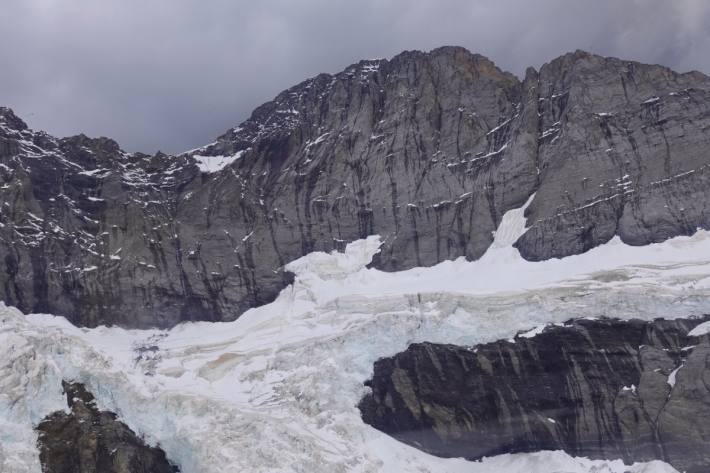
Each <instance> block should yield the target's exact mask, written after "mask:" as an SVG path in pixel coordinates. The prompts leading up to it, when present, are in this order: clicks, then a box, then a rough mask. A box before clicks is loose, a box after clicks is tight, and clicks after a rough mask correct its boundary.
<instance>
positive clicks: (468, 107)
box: [0, 47, 710, 327]
mask: <svg viewBox="0 0 710 473" xmlns="http://www.w3.org/2000/svg"><path fill="white" fill-rule="evenodd" d="M709 127H710V79H709V78H708V77H706V76H704V75H702V74H700V73H687V74H678V73H675V72H673V71H671V70H669V69H667V68H664V67H661V66H650V65H644V64H638V63H634V62H629V61H622V60H618V59H613V58H602V57H599V56H594V55H590V54H587V53H584V52H579V51H578V52H575V53H572V54H567V55H565V56H562V57H560V58H558V59H555V60H553V61H552V62H550V63H549V64H545V65H544V66H543V67H542V68H541V69H540V70H539V71H536V70H534V69H529V70H528V71H527V73H526V76H525V78H524V79H523V80H519V79H518V78H516V77H515V76H513V75H511V74H509V73H506V72H503V71H501V70H500V69H498V68H497V67H496V66H495V65H494V64H493V63H492V62H491V61H489V60H488V59H486V58H484V57H482V56H479V55H475V54H471V53H469V52H468V51H466V50H464V49H462V48H455V47H445V48H440V49H437V50H434V51H432V52H430V53H421V52H405V53H402V54H400V55H398V56H396V57H394V58H393V59H391V60H374V61H361V62H359V63H357V64H354V65H352V66H350V67H348V68H347V69H345V70H344V71H343V72H341V73H338V74H335V75H328V74H322V75H319V76H317V77H315V78H312V79H309V80H307V81H305V82H303V83H301V84H299V85H297V86H295V87H293V88H291V89H289V90H287V91H284V92H282V93H281V94H279V95H278V96H277V97H276V98H275V99H274V100H273V101H272V102H269V103H266V104H264V105H262V106H260V107H259V108H257V109H256V110H255V111H254V112H253V114H252V116H251V117H250V118H249V119H248V120H246V121H245V122H244V123H242V124H241V125H240V126H239V127H236V128H234V129H231V130H229V131H228V132H227V133H225V134H224V135H223V136H221V137H219V138H218V139H217V140H216V141H215V142H214V143H212V144H210V145H207V146H205V147H203V148H201V149H198V150H194V151H191V152H188V153H185V154H182V155H179V156H167V155H164V154H161V153H158V154H157V155H155V156H147V155H143V154H139V153H138V154H128V153H125V152H123V151H122V150H121V149H120V148H119V146H118V145H117V144H116V143H115V142H114V141H112V140H110V139H106V138H99V139H91V138H87V137H85V136H81V135H80V136H75V137H71V138H64V139H56V138H53V137H51V136H49V135H47V134H45V133H42V132H34V131H32V130H29V129H28V128H27V126H26V125H25V124H24V123H23V122H22V120H20V119H19V118H17V117H16V116H15V115H14V114H13V113H12V112H11V111H10V110H9V109H6V108H3V109H0V254H2V255H4V260H3V261H2V262H0V264H2V265H3V266H4V268H3V270H2V271H0V298H1V299H3V300H4V301H6V302H7V303H9V304H12V305H15V306H17V307H19V308H20V309H21V310H23V311H26V312H50V313H54V314H60V315H65V316H66V317H68V318H69V319H70V320H71V321H72V322H74V323H76V324H79V325H86V326H95V325H99V324H118V325H122V326H126V327H149V326H161V327H167V326H172V325H174V324H176V323H179V322H181V321H184V320H212V321H217V320H232V319H234V318H236V317H238V316H239V315H240V314H241V313H243V312H244V311H245V310H246V309H248V308H250V307H253V306H256V305H260V304H263V303H265V302H268V301H270V300H272V299H273V298H274V297H275V295H276V294H277V293H278V292H279V290H280V289H282V288H283V287H284V286H285V285H286V284H287V283H288V282H289V280H290V278H289V275H288V274H285V273H284V271H283V269H282V267H283V265H284V264H285V263H287V262H289V261H291V260H293V259H295V258H297V257H300V256H302V255H304V254H306V253H308V252H311V251H317V250H322V251H329V250H333V249H342V248H343V247H344V245H345V244H346V243H347V242H350V241H353V240H356V239H359V238H362V237H365V236H367V235H370V234H380V235H382V236H383V238H384V240H385V243H384V246H383V251H382V252H381V253H380V254H379V255H378V258H377V260H376V261H375V262H374V264H375V266H377V267H379V268H382V269H385V270H391V271H393V270H401V269H406V268H411V267H414V266H427V265H433V264H436V263H438V262H440V261H443V260H446V259H452V258H457V257H459V256H464V257H466V258H468V259H476V258H478V257H480V256H481V255H482V254H483V253H484V252H485V250H486V249H487V248H488V246H489V245H490V244H491V242H492V232H493V231H494V230H495V229H496V227H497V225H498V224H499V222H500V219H501V217H502V215H503V214H504V213H505V212H506V211H507V210H510V209H512V208H516V207H519V206H520V205H522V204H523V203H524V202H526V201H527V199H528V198H529V197H530V196H531V195H532V194H535V197H534V199H533V201H532V204H531V206H530V207H529V210H528V214H527V218H528V224H529V226H530V229H529V230H528V232H527V233H526V234H525V235H524V236H523V237H522V238H521V239H520V240H519V241H518V242H517V243H516V245H517V247H518V248H519V250H520V252H521V254H522V255H523V256H524V257H525V258H527V259H530V260H542V259H546V258H551V257H560V256H565V255H570V254H575V253H580V252H584V251H586V250H588V249H589V248H592V247H594V246H596V245H599V244H601V243H604V242H606V241H608V240H609V239H611V238H612V237H613V236H615V235H618V236H619V237H621V238H622V239H623V240H624V241H625V242H628V243H630V244H634V245H642V244H647V243H650V242H655V241H661V240H664V239H667V238H669V237H672V236H676V235H684V234H691V233H693V232H694V231H695V230H696V228H698V227H703V228H709V227H710V209H708V206H707V202H710V199H708V196H707V192H708V191H707V189H709V188H710V186H709V184H710V177H709V176H710V173H709V171H708V164H709V163H710V155H708V153H707V152H706V149H707V147H708V144H710V139H709V138H710V134H709V133H708V128H709Z"/></svg>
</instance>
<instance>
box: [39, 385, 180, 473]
mask: <svg viewBox="0 0 710 473" xmlns="http://www.w3.org/2000/svg"><path fill="white" fill-rule="evenodd" d="M63 386H64V390H65V392H66V395H67V403H68V405H69V407H70V409H71V412H70V413H68V414H67V413H66V412H55V413H53V414H50V415H49V416H47V417H46V418H45V419H44V420H43V421H42V422H41V423H40V424H39V426H38V427H37V431H38V432H39V438H38V442H37V443H38V448H39V452H40V453H39V456H40V462H41V464H42V471H43V472H44V473H177V472H179V471H180V470H179V469H178V468H177V467H176V466H174V465H172V464H170V462H169V461H168V460H167V459H166V458H165V452H163V451H162V450H161V449H160V448H156V447H150V446H148V445H146V444H145V442H144V441H143V440H142V439H140V438H139V437H138V436H137V435H136V434H135V433H134V432H133V431H132V430H131V429H129V428H128V427H127V426H126V425H125V424H123V423H122V422H120V421H118V420H116V415H115V414H113V413H111V412H106V411H99V410H98V409H97V407H96V405H95V402H94V397H93V396H92V395H91V393H89V392H88V391H86V389H85V388H84V386H83V385H81V384H75V383H66V382H64V383H63Z"/></svg>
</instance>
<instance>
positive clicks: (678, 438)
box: [360, 317, 710, 473]
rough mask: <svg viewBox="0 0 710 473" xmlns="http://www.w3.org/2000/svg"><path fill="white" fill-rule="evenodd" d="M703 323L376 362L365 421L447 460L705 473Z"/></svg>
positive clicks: (565, 334) (415, 350) (659, 324)
mask: <svg viewBox="0 0 710 473" xmlns="http://www.w3.org/2000/svg"><path fill="white" fill-rule="evenodd" d="M707 319H708V317H706V320H707ZM700 322H702V320H701V319H685V320H682V319H679V320H673V321H666V320H657V321H654V322H650V323H649V322H642V321H638V320H636V321H628V322H622V321H618V320H610V319H606V320H605V319H601V320H596V321H591V320H575V321H571V322H569V323H567V324H565V325H564V326H556V327H551V328H547V329H546V330H544V331H542V332H541V333H538V334H535V333H534V332H533V333H530V334H523V335H518V336H516V337H515V339H513V340H507V341H498V342H494V343H488V344H485V345H477V346H474V347H457V346H452V345H435V344H429V343H420V344H413V345H411V346H410V347H409V348H408V349H407V350H406V351H404V352H402V353H399V354H397V355H395V356H394V357H392V358H385V359H381V360H379V361H377V362H376V364H375V369H374V375H373V378H372V379H371V380H370V381H368V382H367V385H369V386H370V387H371V388H372V393H371V394H368V395H367V396H366V397H365V398H363V400H362V402H361V403H360V409H361V412H362V417H363V420H364V421H365V422H367V423H368V424H371V425H372V426H374V427H376V428H377V429H379V430H382V431H384V432H386V433H388V434H390V435H392V436H394V437H395V438H397V439H399V440H401V441H404V442H406V443H408V444H410V445H413V446H415V447H417V448H420V449H423V450H425V451H427V452H429V453H432V454H434V455H439V456H445V457H465V458H468V459H480V458H481V457H484V456H493V455H498V454H503V453H511V452H516V453H517V452H535V451H540V450H564V451H565V452H567V453H569V454H571V455H573V456H579V457H590V458H596V459H604V458H621V459H624V460H625V461H626V463H628V464H630V463H633V462H637V461H648V460H654V459H657V460H663V461H666V462H668V463H670V464H671V465H673V466H674V467H675V468H677V469H678V470H679V471H685V472H687V473H701V472H706V471H708V465H710V451H708V448H707V445H708V442H710V427H709V425H710V424H709V423H708V419H710V405H709V404H708V399H710V392H709V388H708V386H710V383H709V381H710V369H709V368H708V362H707V360H708V356H710V337H709V336H708V335H704V336H702V337H690V336H688V332H689V331H690V330H691V329H692V328H693V327H695V326H696V325H698V324H699V323H700Z"/></svg>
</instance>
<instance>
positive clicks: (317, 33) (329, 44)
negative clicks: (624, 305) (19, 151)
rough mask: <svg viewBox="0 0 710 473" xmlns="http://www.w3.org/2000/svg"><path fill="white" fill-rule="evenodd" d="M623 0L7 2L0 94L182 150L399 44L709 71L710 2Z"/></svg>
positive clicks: (63, 125)
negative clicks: (286, 93) (588, 55)
mask: <svg viewBox="0 0 710 473" xmlns="http://www.w3.org/2000/svg"><path fill="white" fill-rule="evenodd" d="M622 3H623V6H624V7H622V5H620V4H619V2H615V1H611V0H605V1H603V2H594V3H593V4H592V3H587V4H583V3H577V2H574V3H573V2H563V1H555V0H545V1H542V2H535V4H534V6H533V5H528V4H525V5H519V4H518V2H514V1H512V0H509V1H505V2H492V1H478V2H473V3H472V2H464V1H461V0H447V1H445V2H434V1H424V2H417V3H416V4H414V5H412V4H410V3H409V2H403V1H400V0H398V1H393V2H387V3H383V2H375V1H371V0H368V1H365V2H358V3H352V2H345V1H336V2H319V1H315V0H307V1H302V2H298V3H291V2H283V1H275V0H274V1H268V2H260V3H259V4H253V3H249V2H225V1H221V0H220V1H217V2H210V4H208V5H199V8H195V5H194V3H193V2H191V1H187V0H182V1H178V2H167V3H166V2H165V1H160V2H151V4H150V5H145V4H144V3H139V2H102V3H101V4H100V5H98V4H95V3H93V2H87V1H76V2H71V3H68V4H67V3H64V2H62V3H58V2H50V1H47V0H31V1H17V0H11V1H10V2H7V3H6V4H5V5H4V6H3V8H4V14H3V17H2V18H0V27H2V29H3V31H4V32H6V35H7V37H8V38H11V42H10V43H9V44H11V45H12V46H13V47H7V48H3V50H2V51H0V61H2V64H3V65H4V67H3V69H4V73H3V75H2V76H0V91H1V94H0V103H2V104H3V105H6V106H10V107H12V108H13V109H14V110H15V112H16V113H17V114H18V115H19V116H21V117H23V119H25V120H26V121H27V122H28V124H29V125H30V127H32V128H34V129H43V130H46V131H47V132H48V133H50V134H52V135H55V136H70V135H74V134H77V133H80V132H83V133H86V134H87V135H90V136H111V137H113V138H115V139H116V140H117V141H118V142H119V143H121V145H122V146H123V147H124V148H125V149H126V150H128V151H142V152H147V153H150V154H152V153H154V152H155V151H157V150H159V149H160V150H162V151H164V152H169V153H177V152H182V151H185V150H187V149H191V148H194V147H197V146H201V145H203V144H205V143H208V142H210V141H211V140H212V139H214V137H215V136H217V135H218V134H219V133H221V132H222V130H225V129H227V128H229V127H230V126H234V125H235V124H236V123H239V122H241V121H242V120H244V119H246V118H247V116H248V114H249V113H250V111H251V110H252V109H253V108H255V107H256V106H258V105H259V104H260V103H262V102H265V101H267V100H269V99H271V98H272V97H273V96H274V95H275V94H276V93H277V92H278V91H279V90H282V89H285V88H286V87H288V86H290V85H291V84H293V83H296V82H297V81H300V80H301V79H303V78H304V77H311V76H314V75H316V74H318V73H321V72H336V71H338V70H341V69H343V68H344V67H346V66H347V65H348V64H350V63H353V62H355V61H357V60H359V59H363V58H375V57H387V58H390V57H392V56H394V55H395V54H397V53H398V52H400V51H402V50H412V49H416V50H423V51H428V50H431V49H434V48H436V47H438V46H441V45H445V44H451V45H461V46H464V47H466V48H468V49H470V50H472V51H475V52H478V53H481V54H483V55H485V56H487V57H489V58H491V59H492V60H494V61H495V62H496V63H497V64H498V66H499V67H501V68H502V69H504V70H509V71H512V72H513V73H514V74H516V75H517V76H518V77H522V76H523V75H524V69H525V67H527V66H528V65H533V66H535V67H536V68H539V67H540V66H542V64H543V63H544V62H546V61H549V60H551V59H552V58H554V57H556V56H558V55H560V54H563V53H564V52H566V51H569V50H575V49H583V50H588V51H591V52H593V53H596V54H601V55H603V56H615V57H623V58H625V59H632V60H636V61H640V62H644V63H653V64H662V65H665V66H668V67H671V68H672V69H674V70H678V71H687V70H690V69H698V70H701V71H704V72H708V71H710V59H708V58H707V56H706V54H705V51H706V50H707V49H708V47H710V44H709V43H710V36H709V35H708V34H707V32H708V24H710V5H707V4H706V3H704V2H701V1H697V0H682V1H679V2H664V1H661V0H643V1H639V0H634V1H624V2H622Z"/></svg>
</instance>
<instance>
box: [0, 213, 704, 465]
mask: <svg viewBox="0 0 710 473" xmlns="http://www.w3.org/2000/svg"><path fill="white" fill-rule="evenodd" d="M529 202H530V201H528V203H529ZM526 205H527V204H526ZM524 210H525V206H523V207H521V208H519V209H516V210H511V211H509V212H508V213H506V215H505V216H504V217H503V221H502V222H501V225H500V226H499V228H498V230H497V231H496V232H495V234H494V243H493V245H492V246H491V248H490V249H489V250H488V252H486V253H485V254H484V256H483V257H481V258H480V259H479V260H477V261H472V262H468V261H465V260H464V259H463V258H460V259H458V260H454V261H447V262H443V263H440V264H438V265H436V266H433V267H429V268H414V269H411V270H407V271H402V272H397V273H387V272H382V271H379V270H376V269H372V268H368V264H369V263H370V261H371V259H372V257H373V256H374V255H375V254H376V253H377V252H378V251H379V247H380V244H381V239H380V237H378V236H370V237H368V238H366V239H363V240H359V241H356V242H353V243H350V244H349V245H348V246H347V247H346V249H345V252H344V253H338V252H333V253H330V254H327V253H311V254H309V255H306V256H304V257H302V258H299V259H298V260H295V261H293V262H291V263H289V264H288V265H287V269H288V270H290V271H292V272H293V273H295V279H294V282H293V284H292V285H290V286H289V287H287V288H286V289H284V290H283V291H282V292H281V293H280V295H279V296H278V297H277V299H276V300H275V301H274V302H272V303H270V304H267V305H264V306H261V307H258V308H255V309H252V310H249V311H248V312H246V313H245V314H244V315H243V316H242V317H240V318H239V319H238V320H236V321H234V322H228V323H209V322H195V323H185V324H182V325H179V326H177V327H175V328H173V329H171V330H125V329H121V328H118V327H98V328H94V329H88V328H79V327H75V326H73V325H71V324H70V323H69V322H68V321H67V320H66V319H64V318H61V317H55V316H52V315H47V314H29V315H24V314H22V313H20V312H19V311H18V310H16V309H14V308H11V307H7V306H5V305H2V304H0V470H1V471H3V472H8V473H20V472H22V473H24V472H40V471H41V467H40V465H39V460H38V456H37V448H36V440H37V436H36V433H35V431H34V429H33V428H34V426H36V424H37V423H38V422H39V421H40V420H41V419H42V418H43V417H44V416H45V415H47V414H49V413H50V412H53V411H56V410H62V409H65V408H66V407H65V406H66V404H65V402H64V398H63V395H62V392H61V380H62V379H67V380H72V381H75V382H81V383H84V384H85V385H86V386H87V388H88V389H89V390H90V391H92V393H93V394H94V395H95V396H96V398H97V402H98V404H99V407H100V408H101V409H106V410H111V411H113V412H115V413H117V414H118V416H119V419H120V420H121V421H123V422H125V423H126V424H127V425H128V426H129V427H131V428H132V429H133V430H134V431H136V432H138V433H139V434H141V435H143V436H145V438H146V440H147V441H148V442H150V443H151V444H153V445H159V446H160V447H161V448H162V449H164V450H165V452H166V454H167V456H168V458H170V459H171V460H172V461H173V462H175V463H176V464H178V465H179V466H180V468H181V471H183V472H184V473H197V472H199V473H203V472H204V473H212V472H214V473H216V472H224V471H248V472H284V473H285V472H301V471H309V472H363V473H364V472H402V471H416V472H422V473H425V472H450V473H463V472H466V473H484V472H489V473H490V472H502V471H505V472H509V473H523V472H525V473H535V472H538V473H543V472H544V473H550V472H560V473H562V472H564V473H592V472H594V473H622V472H627V471H629V472H632V473H661V472H663V473H670V472H676V470H675V469H673V468H672V467H671V466H669V465H667V464H664V463H662V462H649V463H642V464H635V465H624V464H623V462H621V461H620V460H615V459H609V460H589V459H585V458H573V457H571V456H569V455H567V454H565V453H563V452H538V453H534V454H514V455H500V456H496V457H491V458H485V459H483V460H481V461H478V462H469V461H465V460H463V459H443V458H437V457H433V456H430V455H428V454H426V453H424V452H421V451H419V450H416V449H413V448H412V447H409V446H407V445H404V444H402V443H399V442H398V441H396V440H394V439H392V438H390V437H389V436H387V435H385V434H383V433H381V432H379V431H377V430H375V429H373V428H371V427H370V426H368V425H366V424H364V423H363V422H362V420H361V419H360V413H359V411H358V409H357V407H356V406H357V403H358V401H359V400H360V398H361V397H362V396H363V394H365V392H366V389H368V388H366V387H364V386H363V382H364V381H365V380H366V379H368V378H369V377H370V376H371V374H372V368H373V363H374V361H375V360H377V359H378V358H380V357H384V356H392V355H394V354H395V353H397V352H400V351H402V350H404V349H406V348H407V346H408V345H409V344H410V343H414V342H421V341H429V342H435V343H453V344H457V345H474V344H477V343H485V342H490V341H494V340H498V339H509V338H512V337H514V336H515V335H516V334H517V333H520V332H530V331H536V330H539V329H540V327H544V326H545V325H547V324H554V323H562V322H564V321H566V320H568V319H570V318H573V317H592V318H595V317H601V316H607V317H619V318H624V319H628V318H643V319H653V318H657V317H665V318H674V317H688V316H692V315H699V314H704V313H710V297H708V296H710V232H707V231H702V230H698V231H697V232H696V233H695V234H694V235H693V236H689V237H676V238H673V239H670V240H667V241H665V242H663V243H658V244H653V245H648V246H643V247H633V246H628V245H625V244H624V243H622V242H621V241H620V240H619V239H618V238H614V239H612V240H611V241H609V242H608V243H607V244H605V245H602V246H599V247H597V248H594V249H592V250H590V251H588V252H587V253H584V254H581V255H576V256H570V257H566V258H563V259H552V260H547V261H543V262H528V261H525V260H524V259H523V258H522V257H521V256H520V254H519V253H518V252H517V250H516V249H515V248H513V246H512V244H513V242H515V241H516V240H517V239H518V238H519V237H520V235H522V234H523V232H525V230H526V221H525V218H524Z"/></svg>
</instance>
